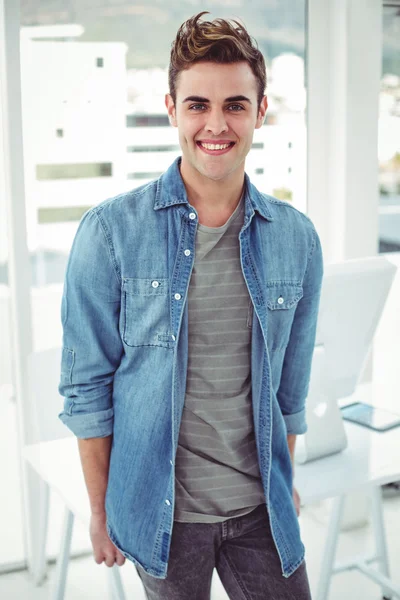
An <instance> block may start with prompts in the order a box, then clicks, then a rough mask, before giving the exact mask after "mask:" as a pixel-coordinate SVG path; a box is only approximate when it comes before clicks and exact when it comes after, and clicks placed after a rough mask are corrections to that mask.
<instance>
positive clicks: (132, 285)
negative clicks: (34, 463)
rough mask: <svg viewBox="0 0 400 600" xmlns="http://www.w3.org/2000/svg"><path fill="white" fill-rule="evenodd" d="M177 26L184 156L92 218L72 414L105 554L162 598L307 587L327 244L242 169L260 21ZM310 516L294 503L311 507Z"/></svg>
mask: <svg viewBox="0 0 400 600" xmlns="http://www.w3.org/2000/svg"><path fill="white" fill-rule="evenodd" d="M203 14H205V13H200V15H197V16H196V17H193V18H192V19H189V20H188V21H187V22H185V23H184V24H183V25H182V27H181V28H180V30H179V31H178V34H177V37H176V40H175V42H174V45H173V48H172V51H171V63H170V69H169V85H170V93H169V94H167V96H166V106H167V110H168V115H169V118H170V121H171V124H172V125H173V126H174V127H177V128H178V133H179V140H180V145H181V148H182V157H181V158H180V159H179V160H177V161H175V162H174V163H173V165H172V166H171V167H170V168H169V169H168V171H167V172H166V173H165V174H164V175H162V176H161V177H160V178H159V179H158V180H156V181H153V182H151V183H149V184H148V185H145V186H142V187H140V188H138V189H136V190H133V191H131V192H128V193H124V194H121V195H119V196H117V197H115V198H112V199H109V200H106V201H105V202H103V203H101V204H100V205H98V206H96V207H94V208H92V209H91V210H89V211H88V212H87V213H86V214H85V216H84V217H83V219H82V221H81V223H80V226H79V229H78V232H77V234H76V238H75V240H74V244H73V247H72V250H71V255H70V260H69V264H68V268H67V273H66V279H65V290H64V296H63V304H62V321H63V327H64V338H63V346H64V348H63V360H62V369H61V371H62V372H61V383H60V392H61V393H62V394H63V395H64V396H65V406H64V411H63V412H62V413H61V414H60V418H61V420H62V421H63V422H64V423H65V424H66V425H67V426H68V427H69V428H70V429H71V430H72V431H73V432H74V433H75V435H76V436H77V438H78V443H79V450H80V456H81V460H82V466H83V471H84V475H85V480H86V484H87V489H88V494H89V498H90V504H91V509H92V520H91V527H90V532H91V539H92V543H93V549H94V556H95V560H96V562H97V563H101V562H103V561H104V562H105V563H106V564H107V565H108V566H112V565H113V564H114V563H117V564H118V565H121V564H122V563H123V562H124V560H125V558H128V559H129V560H131V561H133V562H134V564H135V566H136V568H137V571H138V574H139V575H140V577H141V579H142V582H143V585H144V587H145V590H146V594H147V597H148V598H150V599H151V600H156V599H157V600H161V599H162V600H187V599H188V598H190V599H191V600H205V599H209V597H210V584H211V579H212V574H213V570H214V567H215V568H216V569H217V570H218V573H219V576H220V578H221V581H222V583H223V585H224V586H225V588H226V590H227V593H228V595H229V597H230V598H231V599H233V600H239V599H243V598H248V599H251V600H261V599H263V600H265V599H266V598H271V599H276V598H280V599H285V598H287V599H289V598H296V599H297V600H305V599H309V598H310V592H309V586H308V580H307V573H306V568H305V562H304V546H303V544H302V542H301V539H300V532H299V525H298V520H297V515H298V511H299V498H298V496H297V494H296V492H295V490H294V489H293V484H292V479H293V469H292V461H293V455H294V446H295V438H296V435H297V434H301V433H304V432H305V430H306V424H305V409H304V407H305V400H306V396H307V390H308V384H309V376H310V368H311V358H312V354H313V347H314V342H315V332H316V323H317V314H318V306H319V298H320V290H321V283H322V276H323V261H322V252H321V245H320V241H319V237H318V235H317V232H316V230H315V228H314V226H313V224H312V223H311V221H310V220H309V219H308V218H307V217H306V216H305V215H303V214H302V213H300V212H299V211H297V210H296V209H295V208H293V207H292V206H291V205H290V204H288V203H285V202H281V201H279V200H277V199H275V198H272V197H270V196H266V195H265V194H262V193H260V192H259V191H258V190H257V189H256V188H255V187H254V186H253V185H252V184H251V183H250V181H249V178H248V177H247V175H245V171H244V168H245V158H246V156H247V154H248V152H249V150H250V148H251V144H252V139H253V134H254V130H255V129H256V128H260V127H261V126H262V125H263V121H264V118H265V113H266V110H267V98H266V96H265V95H264V90H265V85H266V75H265V64H264V59H263V57H262V55H261V53H260V52H259V51H258V50H257V48H256V47H254V45H253V43H252V40H251V38H250V37H249V35H248V33H247V32H246V30H245V29H244V28H243V27H242V26H241V25H239V24H238V23H236V22H234V21H233V22H229V21H225V20H222V19H218V20H215V21H213V22H207V21H202V20H201V17H202V15H203ZM296 512H297V514H296Z"/></svg>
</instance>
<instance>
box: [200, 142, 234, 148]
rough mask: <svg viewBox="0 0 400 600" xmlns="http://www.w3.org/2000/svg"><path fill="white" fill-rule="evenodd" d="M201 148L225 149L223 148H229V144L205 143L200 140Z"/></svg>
mask: <svg viewBox="0 0 400 600" xmlns="http://www.w3.org/2000/svg"><path fill="white" fill-rule="evenodd" d="M200 143H201V145H202V146H203V148H207V150H225V148H229V146H230V143H229V144H205V143H204V142H200Z"/></svg>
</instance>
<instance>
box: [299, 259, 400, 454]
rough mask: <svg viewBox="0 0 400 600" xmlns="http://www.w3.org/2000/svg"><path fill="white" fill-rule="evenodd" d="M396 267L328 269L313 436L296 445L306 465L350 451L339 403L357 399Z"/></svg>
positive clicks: (311, 399) (353, 263)
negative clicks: (360, 382)
mask: <svg viewBox="0 0 400 600" xmlns="http://www.w3.org/2000/svg"><path fill="white" fill-rule="evenodd" d="M396 270H397V267H396V266H395V265H394V264H393V263H391V262H390V261H389V260H388V259H387V258H385V257H383V256H374V257H368V258H357V259H351V260H347V261H344V262H341V263H335V264H329V265H326V266H325V269H324V279H323V283H322V291H321V301H320V310H319V314H318V323H317V334H316V341H315V348H314V356H313V362H312V367H311V378H310V387H309V391H308V397H307V403H306V413H307V424H308V431H307V433H305V434H304V435H302V436H299V437H298V440H297V442H296V453H295V457H296V462H298V463H300V464H302V463H305V462H308V461H310V460H315V459H317V458H322V457H323V456H327V455H329V454H334V453H336V452H340V451H341V450H343V449H344V448H345V447H346V445H347V439H346V434H345V430H344V426H343V421H342V416H341V413H340V409H339V406H338V400H339V399H341V398H343V397H345V396H350V395H351V394H353V393H354V391H355V389H356V386H357V384H358V382H359V379H360V378H361V376H362V373H363V369H364V366H365V362H366V360H367V358H368V355H369V350H370V348H371V345H372V341H373V338H374V335H375V331H376V328H377V326H378V323H379V320H380V317H381V315H382V312H383V309H384V306H385V303H386V299H387V296H388V294H389V291H390V288H391V285H392V282H393V279H394V275H395V273H396Z"/></svg>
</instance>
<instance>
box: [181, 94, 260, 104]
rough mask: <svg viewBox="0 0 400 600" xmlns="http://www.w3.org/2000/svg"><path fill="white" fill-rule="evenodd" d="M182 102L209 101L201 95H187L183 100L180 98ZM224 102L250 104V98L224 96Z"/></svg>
mask: <svg viewBox="0 0 400 600" xmlns="http://www.w3.org/2000/svg"><path fill="white" fill-rule="evenodd" d="M184 102H204V103H206V102H208V103H209V102H210V101H209V99H208V98H203V96H188V97H187V98H185V99H184V100H182V104H183V103H184ZM224 102H248V103H249V104H251V100H250V98H247V96H241V95H239V96H229V98H225V100H224Z"/></svg>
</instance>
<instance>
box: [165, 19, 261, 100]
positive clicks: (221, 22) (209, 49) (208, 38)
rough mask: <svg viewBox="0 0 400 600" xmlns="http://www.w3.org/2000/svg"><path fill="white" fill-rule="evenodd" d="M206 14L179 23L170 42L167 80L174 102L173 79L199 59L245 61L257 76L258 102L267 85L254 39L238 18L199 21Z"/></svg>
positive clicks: (226, 61) (225, 61)
mask: <svg viewBox="0 0 400 600" xmlns="http://www.w3.org/2000/svg"><path fill="white" fill-rule="evenodd" d="M206 14H209V12H208V11H203V12H201V13H199V14H198V15H195V16H194V17H191V18H190V19H188V20H187V21H185V22H184V23H182V25H181V26H180V28H179V29H178V33H177V34H176V38H175V40H174V41H173V42H172V48H171V57H170V63H169V69H168V82H169V90H170V94H171V96H172V100H173V101H174V104H175V103H176V85H177V80H178V76H179V73H180V72H181V71H184V70H186V69H189V67H191V66H192V65H193V64H195V63H197V62H200V61H207V62H215V63H220V64H227V63H235V62H241V61H246V62H247V63H248V64H249V66H250V67H251V70H252V71H253V73H254V75H255V77H256V79H257V85H258V90H257V100H258V105H260V104H261V100H262V98H263V96H264V92H265V87H266V84H267V75H266V70H265V61H264V57H263V55H262V54H261V52H260V50H259V49H258V46H257V42H256V41H255V40H254V39H253V38H251V37H250V35H249V34H248V33H247V31H246V29H245V27H244V26H243V25H241V24H240V23H239V22H238V21H235V20H231V21H226V20H225V19H214V21H200V18H201V17H202V16H203V15H206Z"/></svg>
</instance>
